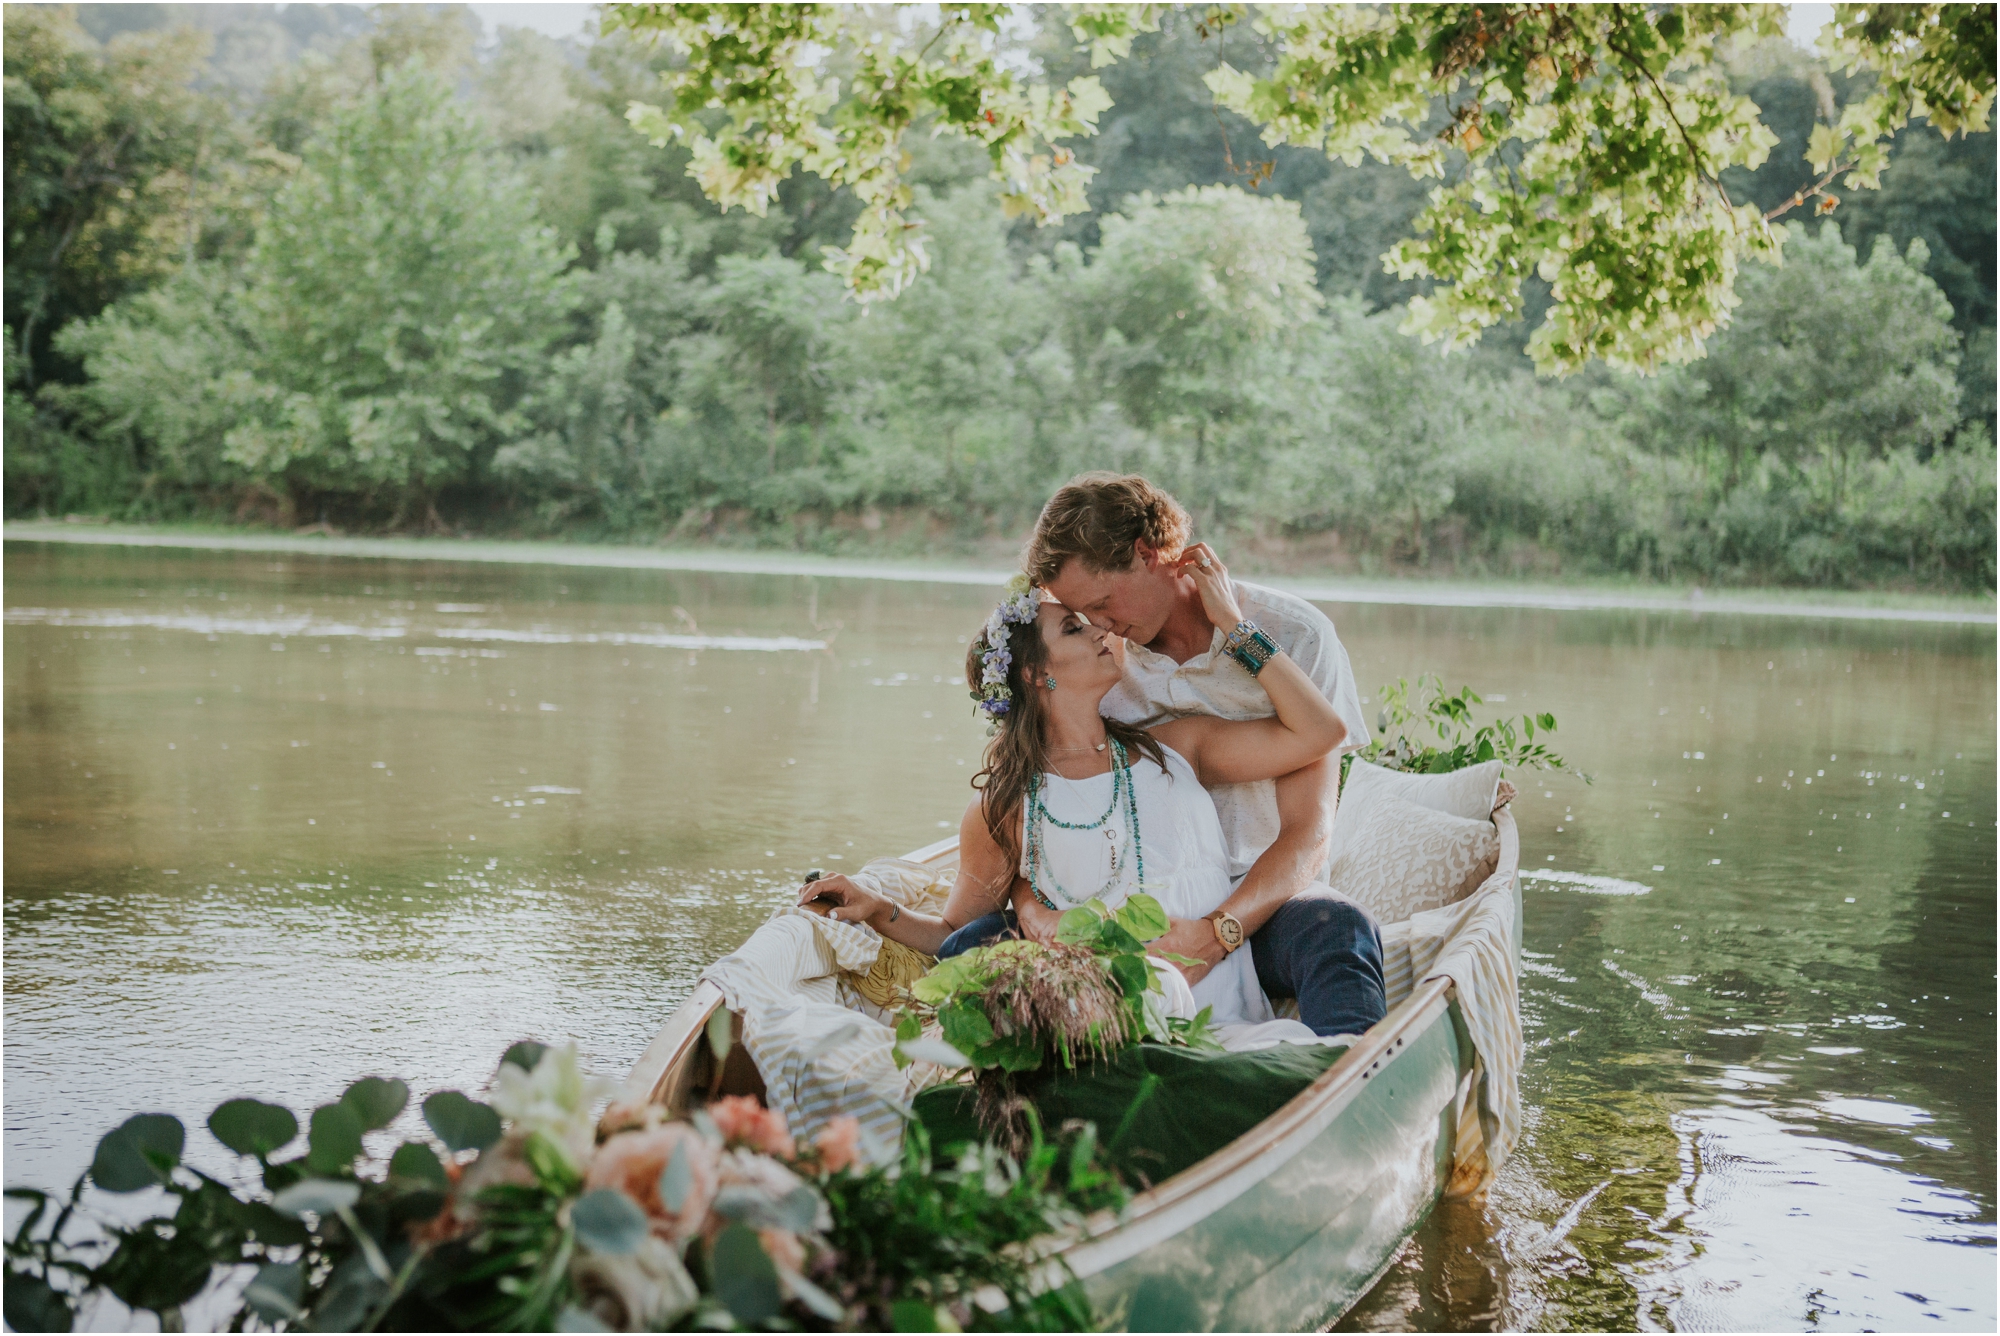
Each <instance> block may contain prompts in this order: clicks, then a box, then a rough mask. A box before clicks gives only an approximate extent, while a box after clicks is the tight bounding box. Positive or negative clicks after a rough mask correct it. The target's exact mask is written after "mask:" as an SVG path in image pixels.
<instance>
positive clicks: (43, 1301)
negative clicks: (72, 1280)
mask: <svg viewBox="0 0 2000 1336" xmlns="http://www.w3.org/2000/svg"><path fill="white" fill-rule="evenodd" d="M6 1316H7V1325H8V1326H10V1327H12V1328H13V1329H14V1330H15V1331H68V1330H70V1328H71V1327H73V1326H74V1325H75V1323H76V1314H75V1313H74V1312H72V1311H71V1310H70V1306H69V1300H68V1299H67V1298H65V1297H64V1296H63V1295H62V1293H61V1292H60V1291H58V1290H57V1289H56V1288H55V1287H54V1286H53V1285H51V1284H49V1283H48V1282H47V1281H46V1280H43V1279H42V1278H41V1277H40V1276H31V1275H29V1274H27V1273H26V1272H24V1271H16V1270H14V1269H13V1268H11V1267H9V1268H8V1270H7V1291H6Z"/></svg>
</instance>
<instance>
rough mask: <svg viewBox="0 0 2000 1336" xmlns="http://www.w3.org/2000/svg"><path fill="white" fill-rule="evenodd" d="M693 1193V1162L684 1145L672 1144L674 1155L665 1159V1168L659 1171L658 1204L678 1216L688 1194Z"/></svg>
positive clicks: (685, 1203) (679, 1143)
mask: <svg viewBox="0 0 2000 1336" xmlns="http://www.w3.org/2000/svg"><path fill="white" fill-rule="evenodd" d="M692 1191H694V1162H693V1160H691V1159H690V1158H689V1157H688V1153H687V1146H686V1145H685V1144H684V1143H681V1142H676V1143H675V1144H674V1153H673V1154H672V1155H669V1156H668V1157H667V1167H666V1168H664V1169H662V1170H660V1204H661V1205H663V1206H665V1207H666V1208H667V1209H668V1210H669V1211H672V1212H673V1213H674V1214H676V1215H679V1214H680V1209H681V1207H683V1206H685V1205H687V1199H688V1193H690V1192H692Z"/></svg>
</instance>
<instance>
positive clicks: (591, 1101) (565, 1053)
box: [488, 1043, 619, 1173]
mask: <svg viewBox="0 0 2000 1336" xmlns="http://www.w3.org/2000/svg"><path fill="white" fill-rule="evenodd" d="M618 1089H619V1086H618V1082H616V1081H611V1080H607V1079H605V1078H604V1077H601V1076H588V1075H586V1074H585V1073H584V1070H583V1066H582V1064H581V1063H580V1062H579V1061H578V1059H577V1053H576V1045H575V1044H574V1043H569V1044H563V1045H560V1046H558V1047H554V1048H550V1049H549V1050H547V1051H546V1052H544V1053H543V1054H542V1058H541V1061H540V1062H537V1063H536V1064H535V1070H534V1071H532V1072H528V1071H523V1070H522V1069H521V1068H520V1067H518V1066H516V1065H515V1064H513V1063H511V1062H503V1063H501V1064H500V1070H499V1071H498V1072H497V1073H495V1075H494V1077H493V1094H492V1096H491V1098H490V1099H489V1101H488V1102H489V1103H491V1104H492V1105H493V1109H494V1111H495V1112H496V1113H498V1114H499V1115H500V1116H501V1117H502V1118H505V1119H506V1120H507V1121H508V1122H510V1123H512V1124H513V1125H514V1128H515V1130H516V1131H518V1132H520V1133H521V1134H522V1135H523V1136H526V1135H528V1134H529V1133H532V1132H540V1133H541V1134H542V1135H543V1136H544V1137H545V1138H547V1139H548V1140H549V1141H551V1142H553V1143H554V1144H555V1145H556V1147H557V1148H559V1149H560V1150H561V1151H562V1152H563V1154H564V1156H565V1157H567V1158H568V1160H569V1163H570V1167H571V1168H572V1169H575V1170H577V1171H578V1172H579V1173H580V1172H582V1170H583V1166H584V1165H585V1164H587V1163H589V1161H590V1152H591V1150H592V1148H593V1147H595V1146H596V1144H597V1120H596V1119H595V1118H593V1117H592V1116H591V1109H592V1106H594V1105H595V1104H596V1103H597V1101H598V1100H600V1099H602V1098H603V1097H605V1096H606V1095H610V1094H614V1093H616V1091H617V1090H618Z"/></svg>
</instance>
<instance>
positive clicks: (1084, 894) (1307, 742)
mask: <svg viewBox="0 0 2000 1336" xmlns="http://www.w3.org/2000/svg"><path fill="white" fill-rule="evenodd" d="M1180 566H1181V569H1182V570H1184V571H1185V572H1186V573H1187V574H1188V575H1190V576H1191V577H1193V579H1194V582H1195V585H1196V587H1197V588H1198V589H1199V590H1200V592H1201V599H1202V607H1203V609H1204V611H1206V612H1207V614H1208V616H1209V619H1210V620H1211V621H1212V622H1213V623H1214V624H1215V625H1217V626H1227V627H1235V628H1236V631H1235V632H1234V633H1232V635H1231V637H1230V640H1229V645H1228V647H1229V648H1230V649H1231V652H1232V653H1234V654H1235V655H1236V657H1237V658H1238V660H1239V662H1242V663H1243V664H1244V665H1245V667H1244V671H1245V672H1249V673H1251V674H1252V675H1254V676H1255V677H1256V679H1257V681H1258V682H1259V683H1261V684H1262V685H1263V687H1264V690H1265V692H1266V693H1267V694H1268V695H1269V696H1270V699H1271V704H1272V706H1273V707H1274V708H1275V709H1276V711H1277V714H1276V717H1275V718H1268V719H1253V720H1241V721H1237V720H1225V719H1217V718H1214V717H1212V716H1208V715H1193V716H1189V717H1188V718H1184V719H1175V720H1172V721H1170V722H1168V723H1164V724H1161V725H1159V726H1158V727H1156V728H1153V729H1151V730H1141V729H1136V728H1132V727H1129V726H1127V725H1125V724H1121V723H1117V722H1115V721H1113V720H1108V719H1105V718H1104V717H1103V716H1102V715H1100V714H1099V712H1098V709H1099V705H1100V704H1101V702H1102V701H1103V699H1104V697H1105V695H1106V693H1108V692H1109V691H1110V690H1111V688H1112V687H1113V686H1115V685H1116V684H1117V682H1118V680H1119V677H1120V676H1121V675H1122V674H1123V672H1124V666H1125V642H1124V641H1123V640H1121V639H1119V638H1118V637H1117V636H1114V635H1112V634H1110V633H1109V632H1108V631H1105V630H1103V629H1101V628H1098V627H1094V626H1092V625H1090V624H1089V623H1088V622H1087V621H1085V620H1084V619H1083V618H1082V617H1081V616H1079V615H1078V614H1077V613H1075V612H1072V611H1070V610H1069V609H1067V608H1064V607H1062V606H1061V605H1060V604H1057V603H1055V602H1053V601H1050V600H1045V599H1041V598H1039V597H1038V596H1037V594H1036V592H1035V591H1033V590H1030V589H1023V590H1022V591H1021V592H1019V593H1016V594H1014V595H1012V596H1011V597H1009V598H1008V600H1007V601H1006V602H1004V603H1002V604H1001V605H1000V607H999V608H998V609H996V610H995V612H994V614H993V616H992V617H991V618H990V619H989V620H988V621H987V624H986V628H985V630H984V631H982V632H981V634H980V636H979V637H978V639H977V640H975V641H974V642H973V645H972V648H971V650H970V651H969V652H968V653H967V655H966V678H967V680H968V681H969V682H970V684H971V686H972V688H973V695H974V696H975V697H976V698H977V699H978V700H979V708H980V710H981V711H982V712H984V713H985V714H986V715H987V716H989V717H990V718H991V719H993V721H994V725H995V733H994V737H993V741H992V742H991V743H989V744H988V746H987V749H986V767H985V769H984V770H982V771H981V772H980V774H979V775H978V776H976V777H975V778H974V781H973V782H974V784H975V785H976V786H978V787H979V789H980V792H979V795H978V796H977V797H976V798H974V799H973V800H972V802H971V803H970V804H969V805H968V806H967V807H966V810H965V816H964V819H963V820H962V821H961V822H960V825H959V872H958V880H957V882H956V884H955V885H954V887H953V889H952V893H951V898H950V899H949V901H947V903H946V905H945V909H944V913H943V914H942V915H939V916H933V915H929V914H920V913H917V912H915V911H913V910H906V909H904V908H902V907H901V906H900V905H895V904H892V903H890V902H889V901H887V900H884V899H882V898H881V897H879V896H876V895H874V894H872V893H870V892H868V891H866V890H864V889H863V888H861V887H859V886H857V885H855V884H854V883H853V882H852V881H850V880H849V879H848V878H846V877H838V876H836V877H828V878H825V879H823V880H820V881H815V882H811V883H809V884H808V885H807V886H806V887H805V889H804V890H803V891H801V892H800V895H799V902H800V904H802V905H808V904H809V905H811V906H812V907H813V908H815V909H821V908H824V910H825V912H826V913H827V914H828V916H829V917H832V918H836V919H839V920H842V921H845V922H851V923H866V924H867V925H868V926H869V927H872V928H874V929H875V930H876V931H877V932H880V933H881V934H882V935H883V936H885V937H889V938H891V939H893V940H895V941H898V942H901V943H903V944H904V945H906V946H909V947H912V948H914V949H915V950H918V951H921V952H923V953H924V954H926V955H940V954H955V952H956V951H958V950H963V949H965V948H966V947H969V946H972V945H975V944H977V942H978V941H979V940H981V939H986V938H990V937H991V936H995V935H998V933H999V932H1002V931H1005V930H1007V929H1008V928H1009V927H1011V926H1012V924H1010V923H1007V922H1005V921H1002V920H1001V919H1000V916H999V915H998V914H997V913H996V912H995V911H997V910H1000V909H1002V908H1003V907H1004V906H1005V905H1007V903H1008V902H1009V900H1010V899H1017V900H1018V903H1020V904H1021V906H1022V908H1021V916H1020V919H1019V926H1020V928H1021V930H1022V931H1024V932H1025V933H1026V934H1027V935H1029V936H1033V937H1039V938H1043V939H1046V938H1048V937H1049V936H1052V935H1053V933H1054V931H1055V925H1056V921H1057V920H1058V919H1059V918H1060V917H1061V915H1062V913H1063V911H1065V910H1068V909H1072V908H1075V907H1076V906H1078V905H1080V904H1082V903H1083V902H1084V901H1086V900H1089V899H1092V898H1096V899H1098V900H1100V901H1102V902H1103V903H1105V904H1106V905H1109V906H1112V907H1114V908H1115V907H1116V906H1117V905H1118V903H1119V902H1120V901H1122V900H1123V899H1124V897H1125V896H1127V895H1129V894H1131V893H1132V892H1134V891H1135V890H1137V891H1144V892H1145V893H1147V894H1149V895H1152V896H1154V897H1155V898H1157V899H1158V900H1159V901H1160V903H1161V905H1162V907H1163V908H1164V909H1165V910H1166V912H1167V913H1168V914H1169V915H1171V916H1173V917H1175V918H1201V917H1204V916H1206V915H1208V914H1209V913H1210V912H1211V911H1213V910H1215V909H1216V907H1217V906H1219V905H1220V904H1221V903H1222V902H1223V901H1224V900H1225V899H1227V898H1228V896H1229V893H1230V884H1229V872H1228V862H1227V858H1226V855H1225V852H1224V848H1223V842H1222V827H1221V824H1220V822H1219V821H1218V820H1217V818H1216V814H1215V804H1214V803H1213V802H1212V801H1210V799H1209V796H1208V792H1207V789H1208V787H1209V786H1212V785H1217V784H1240V783H1245V782H1248V781H1251V780H1259V779H1275V778H1277V777H1278V776H1279V775H1285V774H1289V773H1291V772H1292V771H1294V770H1296V769H1298V768H1299V767H1300V766H1303V765H1308V764H1310V763H1312V762H1314V761H1317V760H1319V759H1320V758H1321V757H1323V756H1325V755H1326V754H1327V753H1328V752H1330V751H1332V750H1333V749H1334V748H1335V747H1336V746H1338V745H1339V744H1340V742H1341V739H1342V738H1343V737H1344V736H1345V734H1346V730H1345V727H1344V726H1343V725H1342V723H1341V721H1340V718H1339V716H1338V715H1337V714H1335V713H1334V710H1333V707H1332V706H1331V705H1329V704H1328V703H1327V701H1326V698H1325V697H1323V696H1322V695H1320V693H1319V690H1318V688H1316V687H1315V686H1314V685H1313V684H1312V681H1311V680H1310V679H1309V678H1307V676H1306V675H1305V673H1304V672H1303V671H1302V670H1301V669H1300V668H1299V667H1298V665H1296V664H1294V663H1293V662H1292V661H1291V659H1290V658H1289V657H1287V656H1286V655H1285V654H1284V653H1283V652H1282V651H1279V650H1277V648H1276V646H1274V645H1272V644H1271V642H1270V641H1269V640H1268V639H1266V638H1263V637H1262V635H1261V633H1259V632H1257V630H1256V627H1255V625H1254V624H1252V623H1248V622H1245V621H1244V619H1243V614H1242V611H1241V609H1240V608H1238V606H1237V604H1236V598H1235V595H1234V594H1233V593H1232V592H1231V590H1230V587H1229V574H1228V571H1226V570H1225V569H1224V568H1223V565H1222V563H1221V561H1220V560H1218V559H1217V558H1216V556H1215V553H1214V552H1213V551H1211V550H1210V549H1209V547H1208V545H1207V544H1205V543H1196V544H1194V545H1192V546H1190V547H1189V548H1187V549H1186V551H1185V552H1183V553H1182V555H1181V557H1180ZM1017 889H1018V890H1019V892H1020V893H1021V894H1020V896H1019V897H1017V896H1016V891H1017ZM982 916H986V917H989V918H990V919H991V921H990V922H977V923H976V922H975V920H980V919H982ZM1010 917H1011V916H1010ZM1231 922H1232V923H1233V920H1232V921H1231ZM968 925H970V926H969V927H968ZM961 928H965V929H967V931H965V932H960V931H959V929H961ZM947 939H952V940H950V941H949V942H948V940H947ZM1240 942H1241V939H1240V934H1239V936H1238V943H1239V946H1238V948H1232V949H1231V951H1230V953H1229V954H1228V955H1227V956H1225V957H1224V958H1223V960H1222V962H1221V963H1220V964H1219V965H1218V966H1217V967H1216V968H1215V969H1213V970H1211V971H1210V972H1209V973H1208V974H1206V975H1205V976H1203V977H1202V978H1201V979H1200V980H1199V981H1198V982H1197V983H1196V984H1195V986H1194V998H1195V1002H1196V1004H1197V1005H1200V1006H1207V1007H1210V1008H1211V1009H1212V1012H1211V1019H1212V1020H1213V1021H1214V1022H1215V1023H1217V1024H1243V1023H1255V1022H1261V1021H1267V1020H1269V1019H1270V1018H1271V1014H1272V1013H1271V1007H1270V1002H1269V1000H1268V999H1266V998H1265V996H1264V994H1263V991H1262V990H1261V989H1260V988H1259V987H1258V986H1257V975H1256V970H1255V968H1254V966H1253V965H1252V963H1251V956H1250V952H1248V951H1246V950H1242V949H1240Z"/></svg>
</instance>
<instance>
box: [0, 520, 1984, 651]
mask: <svg viewBox="0 0 2000 1336" xmlns="http://www.w3.org/2000/svg"><path fill="white" fill-rule="evenodd" d="M0 536H4V538H5V539H6V540H7V541H8V542H53V543H77V544H89V545H101V546H111V547H172V548H193V549H200V550H209V551H217V552H269V553H285V554H298V555H317V556H330V557H352V558H371V559H377V560H385V559H386V560H398V561H473V562H492V563H499V564H507V565H547V566H577V567H594V568H609V569H626V570H674V571H715V572H725V573H736V574H760V575H816V576H822V577H825V578H828V579H858V580H909V581H918V582H926V583H934V584H965V585H994V586H998V585H1001V584H1004V583H1005V582H1006V580H1007V579H1008V577H1009V575H1011V574H1012V572H1010V571H1007V570H1004V569H1001V568H999V567H991V568H982V567H980V566H975V565H972V564H966V563H954V562H949V561H946V562H918V561H887V560H865V559H863V560H857V559H847V558H840V557H821V556H814V555H810V554H805V553H793V552H771V551H756V550H745V549H735V548H717V547H685V548H662V547H632V546H617V545H610V544H606V545H601V546H600V545H596V544H581V543H559V542H523V541H505V542H502V541H484V540H479V539H462V538H349V537H334V536H323V535H316V534H314V535H301V534H288V533H257V532H245V531H242V530H230V529H220V528H195V527H192V526H190V527H177V526H165V525H102V526H99V525H79V524H66V523H61V522H55V521H23V522H18V523H10V524H7V525H6V526H5V527H4V529H0ZM1238 574H1241V575H1243V576H1246V577H1251V578H1257V579H1261V580H1263V581H1264V582H1266V583H1269V584H1271V585H1274V586H1276V587H1278V588H1281V589H1286V590H1290V591H1291V592H1293V593H1295V594H1298V595H1300V596H1301V597H1304V598H1309V599H1313V600H1315V601H1317V602H1323V603H1380V604H1397V605H1403V606H1414V607H1438V608H1544V609H1550V610H1554V611H1565V612H1581V611H1638V612H1661V613H1695V614H1701V615H1721V614H1729V615H1747V616H1765V617H1771V616H1777V617H1811V618H1835V619H1856V620H1880V621H1911V622H1946V623H1957V624H1963V625H1986V626H1991V625H1994V624H1995V621H1996V617H1995V604H1994V600H1993V599H1992V598H1991V597H1984V598H1982V597H1979V596H1976V595H1952V594H1910V593H1901V592H1895V591H1875V590H1824V589H1720V590H1709V589H1702V588H1698V587H1686V586H1681V587H1675V586H1669V585H1657V584H1642V583H1639V582H1636V581H1633V582H1629V583H1620V582H1612V581H1601V582H1580V583H1575V584H1564V585H1541V584H1525V583H1515V582H1509V581H1491V582H1484V581H1468V580H1449V581H1445V580H1437V581H1433V580H1427V579H1420V578H1406V579H1360V578H1354V577H1348V576H1335V575H1328V576H1321V577H1315V576H1311V575H1298V574H1291V575H1262V574H1260V573H1259V572H1258V571H1257V570H1256V569H1255V568H1254V566H1249V567H1244V568H1240V569H1239V571H1238Z"/></svg>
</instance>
